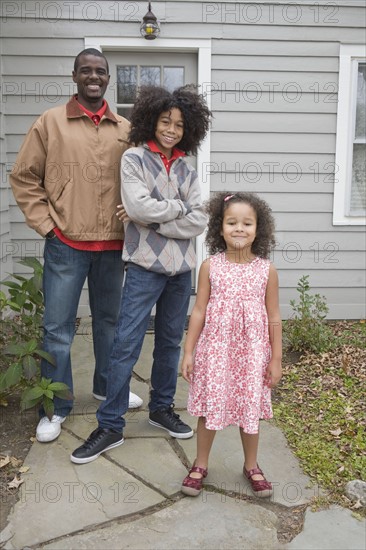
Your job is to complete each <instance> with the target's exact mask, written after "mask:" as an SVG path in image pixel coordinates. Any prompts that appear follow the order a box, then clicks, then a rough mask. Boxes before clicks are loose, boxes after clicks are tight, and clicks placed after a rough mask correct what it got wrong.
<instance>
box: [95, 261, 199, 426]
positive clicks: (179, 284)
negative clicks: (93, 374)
mask: <svg viewBox="0 0 366 550" xmlns="http://www.w3.org/2000/svg"><path fill="white" fill-rule="evenodd" d="M190 294H191V272H190V271H188V272H186V273H181V274H179V275H173V276H170V277H169V276H168V275H164V274H161V273H154V272H152V271H147V270H146V269H144V268H142V267H139V266H137V265H135V264H128V267H127V270H126V278H125V284H124V287H123V293H122V301H121V308H120V311H123V315H121V314H120V315H119V319H118V322H117V327H116V334H115V337H114V343H113V348H112V353H111V359H110V363H109V369H108V383H107V400H106V401H104V402H103V403H102V404H101V405H100V407H99V409H98V411H97V419H98V422H99V426H100V427H101V428H111V429H114V430H117V431H119V432H122V430H123V428H124V426H125V420H124V419H123V418H122V415H124V414H125V413H126V411H127V409H128V394H129V385H130V379H131V374H132V369H133V367H134V365H135V363H136V362H137V360H138V358H139V355H140V352H141V348H142V344H143V341H144V337H145V333H146V329H147V326H148V323H149V319H150V314H151V310H152V308H153V307H154V305H155V304H156V315H155V342H154V352H153V359H154V361H153V365H152V371H151V386H152V389H151V392H150V402H149V409H150V411H152V412H153V411H156V410H158V409H165V408H168V407H169V406H170V405H171V404H172V403H173V400H174V395H175V390H176V386H177V376H178V363H179V355H180V343H181V340H182V336H183V331H184V326H185V321H186V316H187V311H188V305H189V298H190Z"/></svg>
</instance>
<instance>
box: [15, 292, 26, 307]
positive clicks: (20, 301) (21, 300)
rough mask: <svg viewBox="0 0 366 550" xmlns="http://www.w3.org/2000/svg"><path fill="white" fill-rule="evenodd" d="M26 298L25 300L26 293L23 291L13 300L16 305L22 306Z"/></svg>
mask: <svg viewBox="0 0 366 550" xmlns="http://www.w3.org/2000/svg"><path fill="white" fill-rule="evenodd" d="M26 300H27V295H26V294H23V293H20V292H19V293H18V294H17V296H16V297H15V301H16V303H17V304H18V306H20V307H23V306H24V304H25V302H26Z"/></svg>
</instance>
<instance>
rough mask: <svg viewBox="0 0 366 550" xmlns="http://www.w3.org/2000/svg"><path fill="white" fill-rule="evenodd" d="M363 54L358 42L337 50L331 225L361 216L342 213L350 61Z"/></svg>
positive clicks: (350, 96) (351, 222) (348, 162)
mask: <svg viewBox="0 0 366 550" xmlns="http://www.w3.org/2000/svg"><path fill="white" fill-rule="evenodd" d="M365 55H366V49H365V46H364V45H362V44H341V45H340V52H339V90H338V114H337V134H336V135H337V142H336V158H335V162H336V167H338V172H336V174H335V182H334V197H333V225H364V224H365V218H364V217H363V216H346V215H345V208H346V202H347V197H348V192H349V183H348V181H349V177H350V176H349V174H350V172H351V170H352V166H351V159H352V129H353V118H352V116H351V115H352V113H351V112H350V108H351V107H350V106H351V105H352V99H353V96H354V80H355V79H354V78H353V66H354V61H355V60H357V59H363V58H365Z"/></svg>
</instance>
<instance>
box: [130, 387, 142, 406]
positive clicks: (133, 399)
mask: <svg viewBox="0 0 366 550" xmlns="http://www.w3.org/2000/svg"><path fill="white" fill-rule="evenodd" d="M142 404H143V400H142V399H141V397H139V396H138V395H136V394H135V393H132V391H130V395H129V398H128V408H129V409H138V408H139V407H141V405H142Z"/></svg>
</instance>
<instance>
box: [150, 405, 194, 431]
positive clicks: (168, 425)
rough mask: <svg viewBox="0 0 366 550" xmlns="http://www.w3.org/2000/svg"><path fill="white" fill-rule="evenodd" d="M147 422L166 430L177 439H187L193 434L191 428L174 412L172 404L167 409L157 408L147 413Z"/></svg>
mask: <svg viewBox="0 0 366 550" xmlns="http://www.w3.org/2000/svg"><path fill="white" fill-rule="evenodd" d="M149 423H150V424H151V425H152V426H156V427H157V428H162V429H163V430H166V431H167V432H168V433H169V435H171V436H172V437H176V438H177V439H189V438H190V437H192V435H193V430H192V428H190V427H189V426H188V424H184V422H183V421H182V420H181V419H180V417H179V414H177V413H175V412H174V407H173V405H170V407H169V408H168V409H159V410H157V411H154V412H150V414H149Z"/></svg>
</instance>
